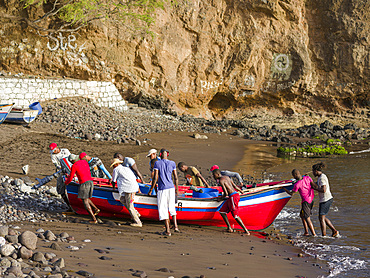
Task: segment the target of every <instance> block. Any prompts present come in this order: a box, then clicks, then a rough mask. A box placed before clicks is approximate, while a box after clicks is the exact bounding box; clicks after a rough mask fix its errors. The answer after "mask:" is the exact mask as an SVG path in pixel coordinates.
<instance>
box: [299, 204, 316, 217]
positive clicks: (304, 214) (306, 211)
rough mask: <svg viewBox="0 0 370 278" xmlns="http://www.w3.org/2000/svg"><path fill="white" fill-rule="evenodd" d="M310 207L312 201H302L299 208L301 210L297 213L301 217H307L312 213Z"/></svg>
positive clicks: (311, 206)
mask: <svg viewBox="0 0 370 278" xmlns="http://www.w3.org/2000/svg"><path fill="white" fill-rule="evenodd" d="M312 208H313V201H312V203H308V202H306V201H304V202H303V203H302V208H301V212H300V214H299V215H300V216H301V217H302V218H304V219H307V218H308V217H310V216H311V214H312Z"/></svg>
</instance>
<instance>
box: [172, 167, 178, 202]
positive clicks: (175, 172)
mask: <svg viewBox="0 0 370 278" xmlns="http://www.w3.org/2000/svg"><path fill="white" fill-rule="evenodd" d="M172 173H173V179H174V181H175V192H176V196H177V194H178V192H179V178H178V176H177V171H176V169H174V170H173V171H172Z"/></svg>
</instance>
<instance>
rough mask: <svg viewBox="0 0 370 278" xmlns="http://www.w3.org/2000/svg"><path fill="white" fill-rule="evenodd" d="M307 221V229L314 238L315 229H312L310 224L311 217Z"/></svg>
mask: <svg viewBox="0 0 370 278" xmlns="http://www.w3.org/2000/svg"><path fill="white" fill-rule="evenodd" d="M306 221H307V224H308V228H309V229H310V231H311V233H312V235H313V236H316V232H315V228H314V227H313V224H312V221H311V217H308V218H307V219H306Z"/></svg>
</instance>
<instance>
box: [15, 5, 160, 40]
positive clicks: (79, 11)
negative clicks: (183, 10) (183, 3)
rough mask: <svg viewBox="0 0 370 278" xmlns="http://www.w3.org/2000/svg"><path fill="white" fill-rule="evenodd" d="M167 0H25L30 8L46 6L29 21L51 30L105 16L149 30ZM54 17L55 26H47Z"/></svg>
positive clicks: (63, 29) (65, 29)
mask: <svg viewBox="0 0 370 278" xmlns="http://www.w3.org/2000/svg"><path fill="white" fill-rule="evenodd" d="M166 1H167V0H131V1H120V0H112V1H96V0H68V1H66V0H64V1H63V0H62V1H61V0H51V1H50V0H21V2H23V3H24V6H23V8H24V9H26V10H31V9H34V8H39V7H42V8H43V9H42V10H43V11H45V12H44V14H41V15H39V14H37V16H35V17H34V18H27V20H26V22H27V23H28V25H29V26H30V27H32V28H35V29H36V30H38V31H44V32H48V33H55V32H71V31H76V30H78V29H80V28H81V27H83V26H86V25H87V24H88V23H90V22H92V21H96V20H102V19H107V20H111V21H114V22H116V23H119V24H120V23H121V24H124V25H125V26H126V27H129V28H130V29H144V30H146V31H147V30H148V29H147V28H148V27H149V26H150V25H151V24H152V23H154V13H155V11H156V9H158V8H161V9H163V7H164V3H165V2H166ZM39 10H40V9H39ZM29 14H32V13H29ZM50 20H51V21H52V22H54V26H53V27H50V26H46V24H47V21H50Z"/></svg>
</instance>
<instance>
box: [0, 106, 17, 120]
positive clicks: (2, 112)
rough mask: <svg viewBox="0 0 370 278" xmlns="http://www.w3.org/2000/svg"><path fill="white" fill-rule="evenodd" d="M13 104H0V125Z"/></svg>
mask: <svg viewBox="0 0 370 278" xmlns="http://www.w3.org/2000/svg"><path fill="white" fill-rule="evenodd" d="M13 105H14V103H13V104H0V124H1V123H2V122H3V121H4V120H5V119H6V117H8V115H9V111H10V110H11V109H12V107H13Z"/></svg>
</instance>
